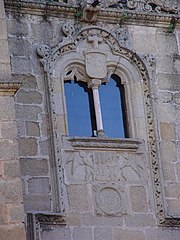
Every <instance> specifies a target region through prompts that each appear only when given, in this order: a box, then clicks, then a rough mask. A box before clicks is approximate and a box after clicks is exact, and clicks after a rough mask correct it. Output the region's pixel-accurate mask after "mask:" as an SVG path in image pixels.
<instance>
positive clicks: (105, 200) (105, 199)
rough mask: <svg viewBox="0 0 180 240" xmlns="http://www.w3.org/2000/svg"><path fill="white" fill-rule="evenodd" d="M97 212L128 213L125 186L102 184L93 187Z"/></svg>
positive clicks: (113, 214) (109, 213)
mask: <svg viewBox="0 0 180 240" xmlns="http://www.w3.org/2000/svg"><path fill="white" fill-rule="evenodd" d="M93 194H94V202H95V212H96V214H97V215H105V216H121V215H124V214H126V213H127V206H126V202H127V201H126V200H127V197H126V193H125V187H124V186H117V185H113V184H101V185H95V186H94V187H93Z"/></svg>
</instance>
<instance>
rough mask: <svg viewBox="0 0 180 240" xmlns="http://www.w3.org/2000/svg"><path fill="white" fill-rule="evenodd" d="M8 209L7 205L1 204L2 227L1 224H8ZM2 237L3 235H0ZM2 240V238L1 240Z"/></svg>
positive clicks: (0, 221) (0, 217)
mask: <svg viewBox="0 0 180 240" xmlns="http://www.w3.org/2000/svg"><path fill="white" fill-rule="evenodd" d="M7 223H8V220H7V208H6V205H5V204H3V205H2V204H0V225H1V224H7ZM0 236H1V233H0ZM0 239H1V238H0Z"/></svg>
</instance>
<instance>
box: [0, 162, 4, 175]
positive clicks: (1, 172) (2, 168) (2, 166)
mask: <svg viewBox="0 0 180 240" xmlns="http://www.w3.org/2000/svg"><path fill="white" fill-rule="evenodd" d="M3 174H4V165H3V161H0V178H1V177H2V176H3Z"/></svg>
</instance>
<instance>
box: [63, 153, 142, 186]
mask: <svg viewBox="0 0 180 240" xmlns="http://www.w3.org/2000/svg"><path fill="white" fill-rule="evenodd" d="M65 155H68V157H65V159H67V160H66V166H65V171H66V173H67V174H66V176H67V181H68V182H69V181H70V182H72V183H77V182H78V183H79V182H83V181H85V182H115V183H119V182H130V181H135V182H144V163H143V162H142V157H141V156H138V157H137V156H136V154H125V153H118V152H107V151H105V152H102V151H95V150H94V151H93V153H91V152H89V151H75V152H73V153H70V154H68V153H65Z"/></svg>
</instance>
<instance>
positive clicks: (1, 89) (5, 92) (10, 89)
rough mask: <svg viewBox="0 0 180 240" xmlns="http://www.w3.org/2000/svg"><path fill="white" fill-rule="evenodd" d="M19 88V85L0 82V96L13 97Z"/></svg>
mask: <svg viewBox="0 0 180 240" xmlns="http://www.w3.org/2000/svg"><path fill="white" fill-rule="evenodd" d="M20 87H21V83H16V82H0V96H13V95H14V94H15V93H16V92H17V90H18V89H19V88H20Z"/></svg>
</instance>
